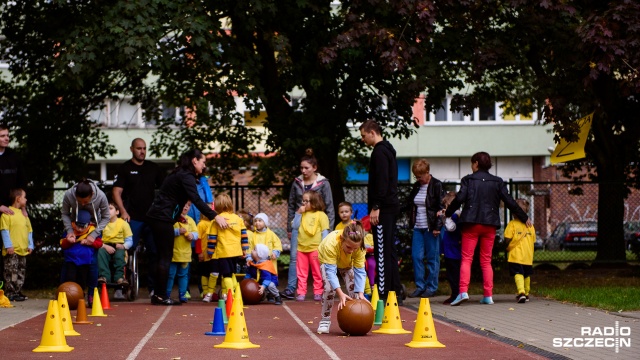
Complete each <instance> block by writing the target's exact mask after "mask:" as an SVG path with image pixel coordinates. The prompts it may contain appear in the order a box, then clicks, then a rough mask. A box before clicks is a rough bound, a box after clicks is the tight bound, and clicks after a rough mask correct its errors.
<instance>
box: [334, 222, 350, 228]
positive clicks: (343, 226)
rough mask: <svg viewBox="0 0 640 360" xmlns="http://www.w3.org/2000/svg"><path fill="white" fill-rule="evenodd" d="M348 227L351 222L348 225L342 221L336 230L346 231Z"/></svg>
mask: <svg viewBox="0 0 640 360" xmlns="http://www.w3.org/2000/svg"><path fill="white" fill-rule="evenodd" d="M347 225H349V222H347V223H346V224H345V223H343V222H342V221H340V222H339V223H338V225H336V228H335V230H344V228H345V227H347Z"/></svg>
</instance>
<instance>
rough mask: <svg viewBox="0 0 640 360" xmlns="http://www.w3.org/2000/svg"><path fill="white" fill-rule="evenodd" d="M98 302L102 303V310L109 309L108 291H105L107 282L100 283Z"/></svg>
mask: <svg viewBox="0 0 640 360" xmlns="http://www.w3.org/2000/svg"><path fill="white" fill-rule="evenodd" d="M100 303H101V304H102V310H111V304H110V303H109V292H108V291H107V284H105V283H102V291H101V292H100Z"/></svg>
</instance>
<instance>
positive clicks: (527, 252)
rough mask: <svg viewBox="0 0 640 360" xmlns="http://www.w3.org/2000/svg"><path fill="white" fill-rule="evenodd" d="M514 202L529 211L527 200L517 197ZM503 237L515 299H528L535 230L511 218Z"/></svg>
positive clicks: (524, 300)
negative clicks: (513, 282) (515, 290)
mask: <svg viewBox="0 0 640 360" xmlns="http://www.w3.org/2000/svg"><path fill="white" fill-rule="evenodd" d="M516 203H517V204H518V205H519V206H520V208H521V209H522V210H524V212H525V213H527V214H528V213H529V201H527V200H526V199H517V200H516ZM504 239H505V241H506V242H507V244H508V245H507V251H508V252H509V257H508V259H507V261H508V263H509V274H510V275H511V276H513V277H514V279H515V282H516V288H517V290H518V295H516V301H517V302H519V303H524V302H527V301H529V290H531V275H532V274H533V245H534V244H535V242H536V230H535V229H534V228H533V226H531V227H527V225H526V224H525V223H523V222H522V221H520V220H518V218H515V217H514V218H513V220H511V221H509V224H507V227H506V228H505V229H504Z"/></svg>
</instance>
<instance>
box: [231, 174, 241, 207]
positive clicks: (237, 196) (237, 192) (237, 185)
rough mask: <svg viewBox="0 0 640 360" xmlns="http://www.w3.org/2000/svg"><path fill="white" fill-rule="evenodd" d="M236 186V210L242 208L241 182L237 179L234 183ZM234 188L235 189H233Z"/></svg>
mask: <svg viewBox="0 0 640 360" xmlns="http://www.w3.org/2000/svg"><path fill="white" fill-rule="evenodd" d="M234 188H235V189H236V211H238V210H240V208H239V207H238V206H239V205H240V203H239V199H238V198H239V197H240V194H239V192H240V184H238V182H237V181H236V184H235V185H234ZM232 190H233V189H232Z"/></svg>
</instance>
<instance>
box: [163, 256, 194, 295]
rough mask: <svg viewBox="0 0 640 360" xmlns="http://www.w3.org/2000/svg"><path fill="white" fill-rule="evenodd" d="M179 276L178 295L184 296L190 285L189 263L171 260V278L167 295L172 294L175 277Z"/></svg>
mask: <svg viewBox="0 0 640 360" xmlns="http://www.w3.org/2000/svg"><path fill="white" fill-rule="evenodd" d="M176 277H177V278H178V295H179V296H180V297H183V296H184V294H185V293H186V292H187V286H189V263H180V262H171V265H169V279H168V282H167V297H170V296H171V290H172V289H173V279H175V278H176Z"/></svg>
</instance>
